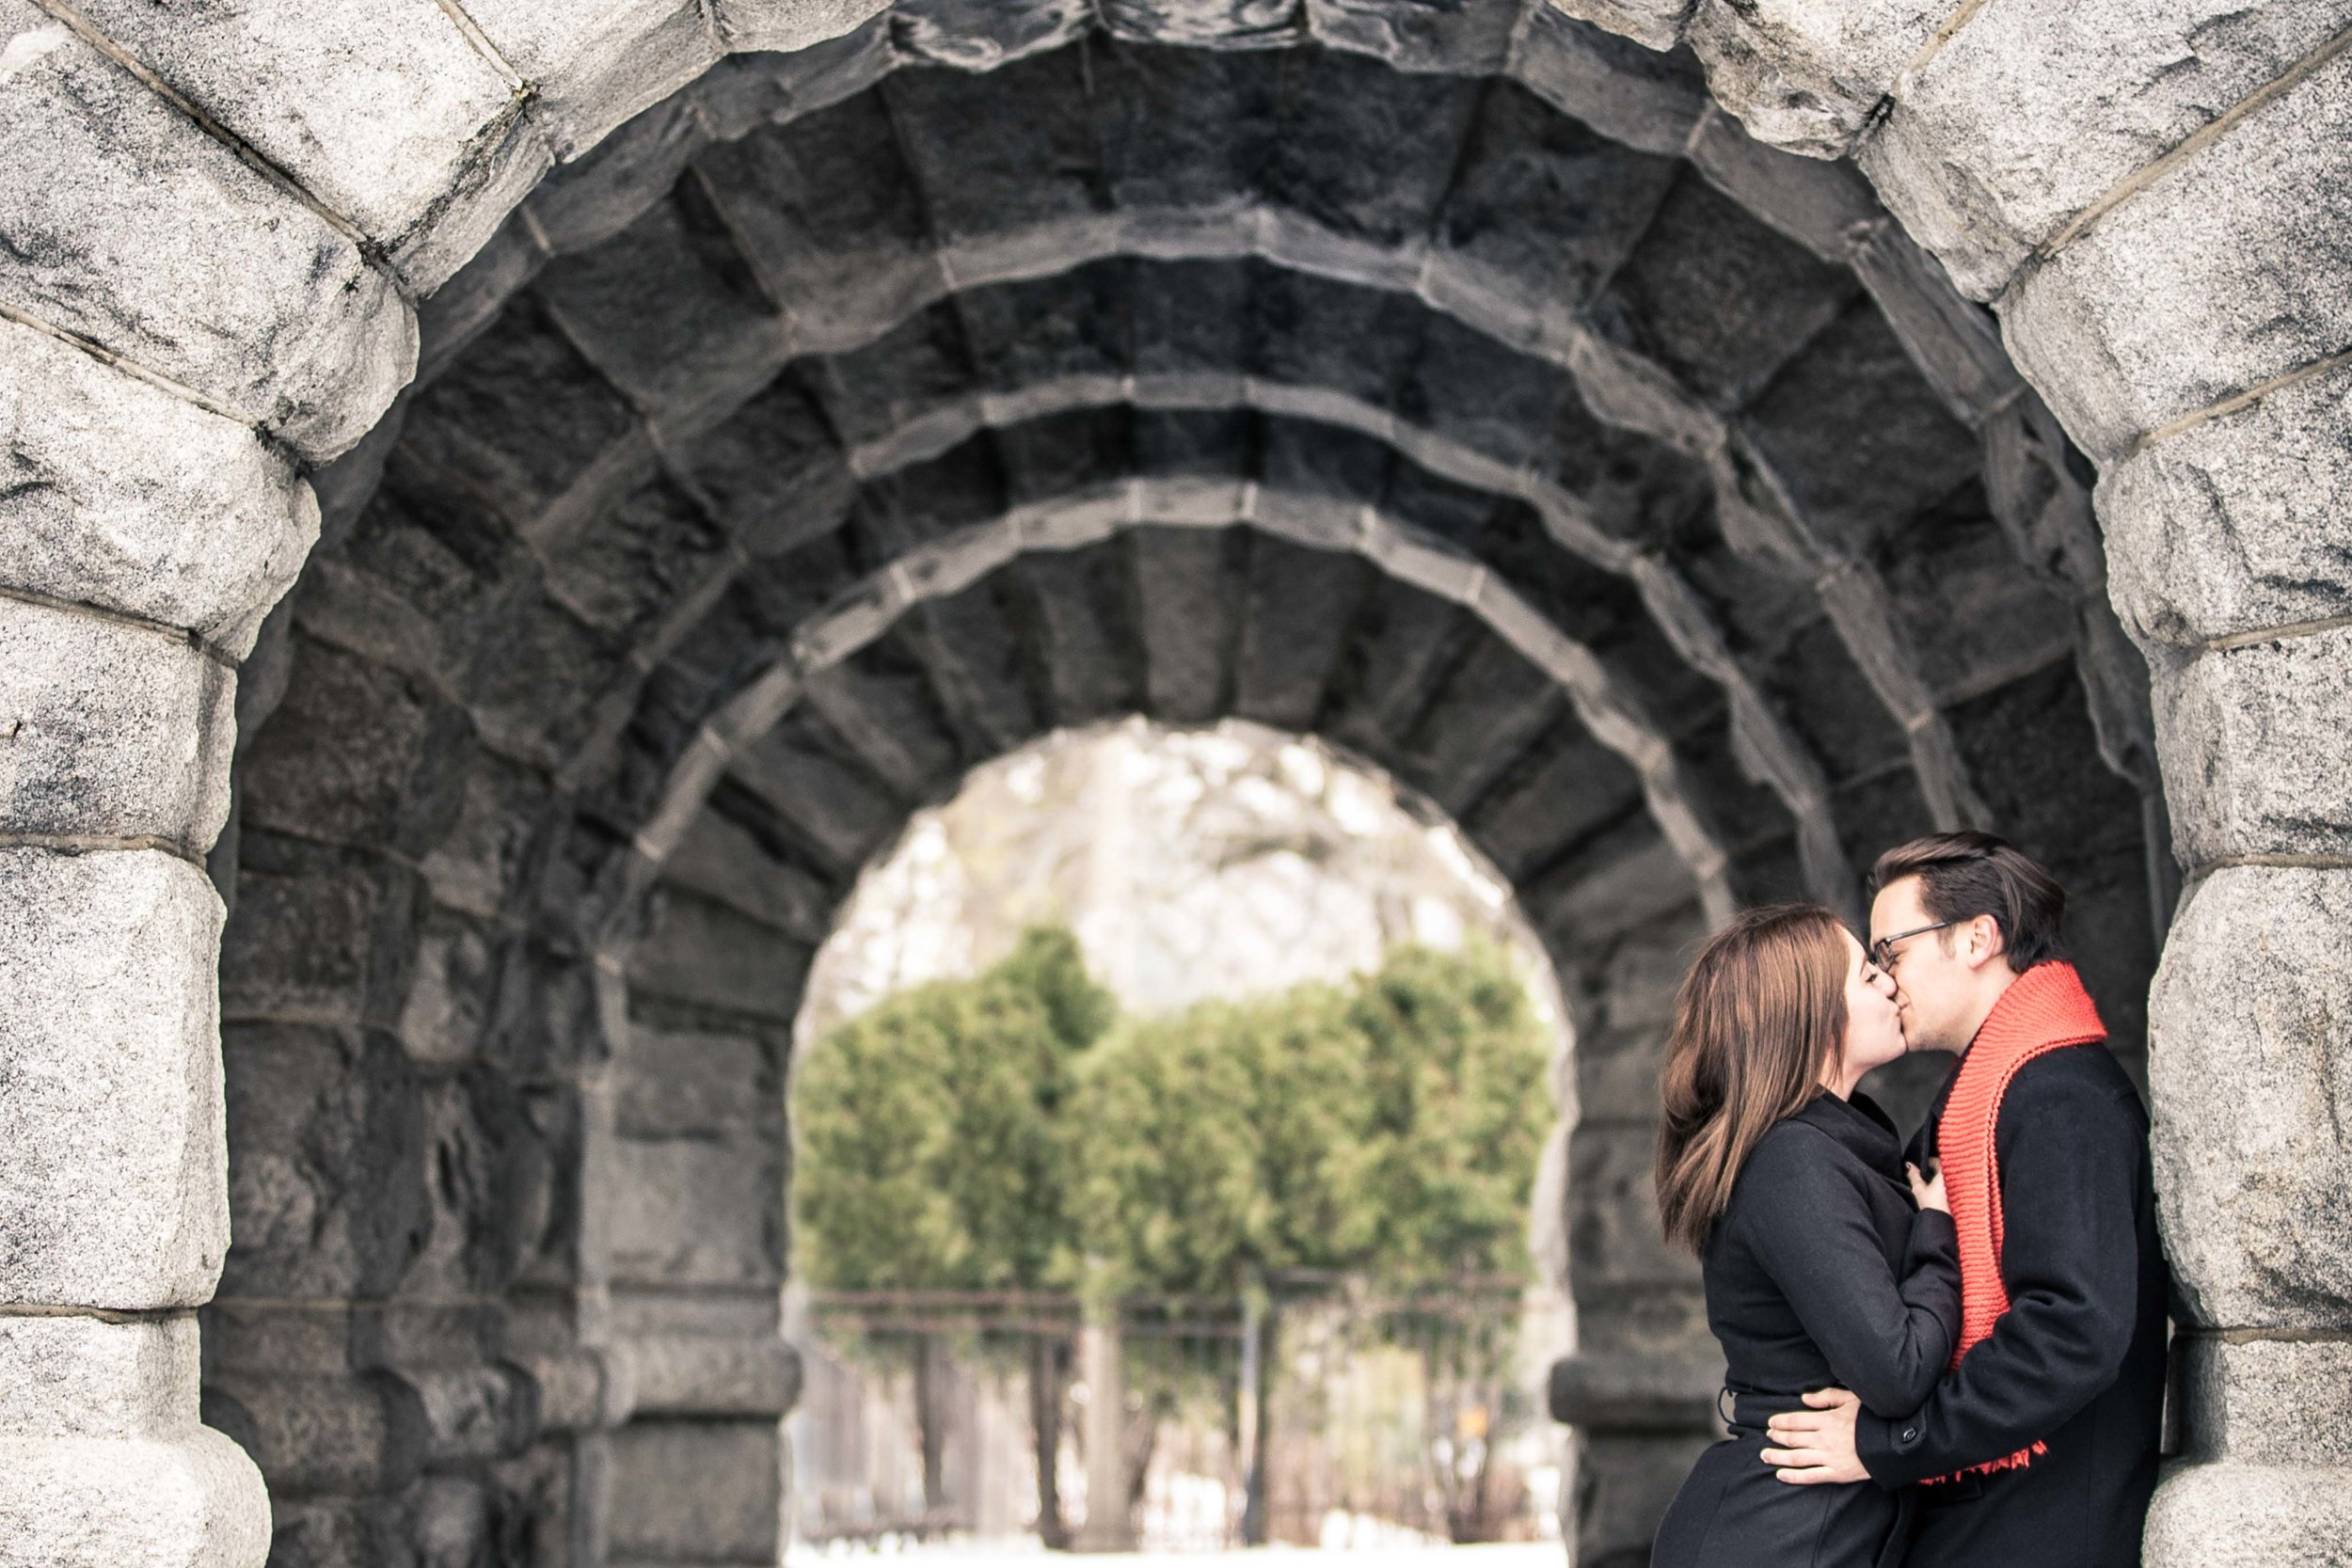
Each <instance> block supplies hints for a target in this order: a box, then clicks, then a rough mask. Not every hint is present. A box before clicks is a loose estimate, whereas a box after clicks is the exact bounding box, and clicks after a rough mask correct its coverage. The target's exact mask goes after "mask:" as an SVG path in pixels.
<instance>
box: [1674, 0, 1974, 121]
mask: <svg viewBox="0 0 2352 1568" xmlns="http://www.w3.org/2000/svg"><path fill="white" fill-rule="evenodd" d="M1946 14H1947V8H1946V7H1945V6H1943V5H1941V4H1931V3H1927V0H1745V3H1739V4H1735V3H1734V0H1698V4H1697V7H1696V8H1695V9H1694V10H1693V12H1692V17H1691V24H1690V41H1691V47H1692V50H1694V51H1695V52H1696V53H1697V55H1698V56H1699V58H1700V59H1702V60H1705V61H1706V62H1707V68H1708V69H1707V85H1708V87H1709V88H1710V89H1712V91H1713V92H1714V95H1715V98H1716V100H1717V102H1719V103H1722V104H1723V105H1724V107H1725V108H1727V109H1729V110H1730V111H1731V112H1732V113H1733V114H1736V115H1738V116H1739V117H1740V119H1741V120H1742V121H1744V122H1745V123H1746V125H1747V127H1748V129H1749V130H1750V131H1753V132H1754V133H1756V135H1757V136H1759V137H1761V138H1762V139H1763V140H1765V141H1768V142H1771V143H1772V144H1773V145H1774V146H1775V147H1785V148H1788V150H1791V151H1795V152H1804V153H1807V154H1810V155H1811V156H1813V157H1817V158H1836V157H1840V156H1843V155H1844V154H1845V153H1846V151H1847V150H1850V149H1851V147H1852V145H1853V141H1854V137H1855V135H1857V134H1858V133H1859V132H1860V131H1861V130H1862V128H1863V125H1864V124H1865V122H1866V121H1867V119H1868V117H1869V114H1870V111H1871V109H1872V108H1874V107H1875V106H1876V105H1877V103H1878V101H1879V100H1880V99H1881V98H1882V97H1883V96H1884V95H1885V94H1886V93H1887V92H1888V91H1889V90H1890V89H1891V88H1892V87H1894V86H1895V82H1896V79H1897V77H1898V76H1899V74H1900V73H1901V71H1902V70H1903V68H1904V66H1905V65H1907V64H1908V63H1909V62H1910V60H1911V57H1912V55H1914V54H1915V53H1916V52H1917V51H1918V49H1919V46H1920V45H1921V44H1923V43H1925V42H1927V40H1929V38H1930V37H1931V35H1932V34H1933V33H1934V32H1935V30H1936V28H1937V26H1938V25H1939V24H1941V23H1942V22H1943V21H1944V20H1945V16H1946Z"/></svg>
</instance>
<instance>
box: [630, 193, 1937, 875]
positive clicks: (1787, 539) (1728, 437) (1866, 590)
mask: <svg viewBox="0 0 2352 1568" xmlns="http://www.w3.org/2000/svg"><path fill="white" fill-rule="evenodd" d="M1120 254H1140V255H1147V256H1151V257H1153V258H1156V259H1163V260H1165V259H1169V258H1177V257H1182V258H1188V259H1195V260H1206V259H1232V258H1234V257H1238V256H1250V255H1254V256H1258V257H1261V258H1263V259H1264V260H1266V261H1270V262H1272V263H1274V264H1276V265H1279V266H1285V267H1292V268H1296V269H1298V270H1302V271H1306V272H1309V273H1311V274H1314V275H1317V276H1322V277H1331V278H1334V279H1336V280H1340V281H1344V282H1347V283H1351V284H1355V285H1358V286H1363V287H1369V288H1372V289H1375V290H1382V291H1389V292H1410V293H1415V294H1418V295H1419V296H1420V297H1421V298H1422V299H1423V300H1424V301H1425V302H1427V303H1429V304H1430V305H1432V306H1433V307H1434V308H1436V309H1438V310H1440V311H1441V312H1444V313H1445V314H1447V315H1449V316H1452V317H1454V318H1455V319H1459V320H1462V321H1463V322H1464V324H1465V325H1469V326H1470V327H1471V328H1472V329H1473V330H1476V331H1479V332H1481V333H1483V334H1486V335H1487V336H1490V337H1493V338H1496V339H1498V340H1500V341H1511V342H1518V343H1526V342H1527V341H1528V339H1529V336H1530V330H1529V324H1530V323H1531V321H1549V323H1550V324H1551V326H1550V329H1549V337H1548V338H1547V337H1546V336H1545V335H1544V334H1542V333H1538V334H1537V341H1535V342H1534V344H1532V345H1531V347H1532V349H1533V351H1534V354H1535V355H1536V356H1537V357H1539V358H1542V359H1545V360H1547V361H1549V362H1552V363H1556V364H1562V365H1565V367H1566V368H1567V369H1568V370H1569V371H1570V372H1571V373H1572V374H1574V375H1575V377H1576V379H1577V383H1578V386H1579V388H1580V390H1581V392H1582V393H1583V395H1584V397H1585V400H1586V402H1587V403H1588V404H1590V405H1591V406H1592V407H1593V408H1594V410H1595V412H1596V413H1597V414H1598V415H1599V416H1600V417H1601V418H1602V419H1603V420H1608V421H1609V422H1612V423H1615V424H1618V425H1620V426H1621V427H1624V428H1628V429H1631V430H1634V431H1636V432H1637V433H1639V434H1643V435H1647V436H1653V437H1655V438H1658V439H1661V440H1664V441H1666V442H1667V443H1668V444H1670V445H1674V446H1677V448H1679V449H1681V450H1685V451H1701V452H1706V453H1709V454H1711V455H1712V456H1713V457H1715V458H1717V459H1721V458H1723V457H1724V454H1725V453H1726V452H1727V451H1729V450H1730V443H1732V442H1733V441H1734V439H1735V436H1734V432H1733V430H1732V427H1731V426H1730V425H1729V424H1728V423H1727V422H1726V420H1724V417H1723V416H1722V415H1721V414H1719V413H1717V412H1715V411H1714V410H1712V409H1710V408H1708V407H1707V406H1706V404H1704V403H1702V402H1701V401H1699V400H1698V399H1697V398H1695V397H1694V396H1692V394H1691V393H1690V392H1688V391H1687V390H1685V389H1684V388H1682V387H1681V386H1680V385H1679V383H1678V382H1677V380H1676V378H1675V377H1674V376H1673V375H1672V374H1671V373H1669V372H1665V371H1663V370H1662V369H1661V368H1660V367H1658V366H1656V365H1655V364H1653V363H1651V362H1649V361H1648V360H1646V359H1645V358H1643V357H1642V356H1638V355H1635V354H1633V353H1631V352H1629V350H1627V349H1625V348H1623V347H1620V346H1618V345H1616V344H1613V343H1610V342H1607V341H1603V340H1602V339H1600V338H1599V337H1598V336H1597V335H1595V334H1593V333H1592V332H1591V331H1590V330H1589V329H1586V328H1584V327H1582V326H1581V325H1573V324H1568V325H1563V324H1561V322H1560V318H1559V317H1558V316H1557V313H1556V312H1549V311H1548V310H1547V309H1546V308H1544V307H1542V306H1540V305H1539V304H1537V303H1535V302H1534V300H1532V299H1531V300H1526V301H1521V300H1515V299H1512V298H1508V297H1505V296H1503V295H1502V294H1500V293H1498V292H1497V290H1496V288H1495V287H1494V285H1493V281H1492V280H1491V279H1490V278H1489V277H1486V276H1485V275H1483V273H1481V272H1478V271H1470V270H1467V269H1465V268H1463V267H1461V266H1458V265H1456V263H1455V259H1454V257H1453V256H1452V255H1451V254H1447V253H1438V252H1431V251H1428V250H1425V249H1423V248H1422V247H1421V245H1419V243H1418V242H1409V243H1407V244H1406V245H1404V246H1403V247H1401V248H1397V247H1383V246H1380V245H1371V244H1367V243H1366V242H1364V241H1361V240H1359V239H1356V238H1353V237H1350V236H1346V235H1343V234H1340V233H1338V232H1336V231H1334V230H1329V229H1327V228H1325V227H1324V226H1322V225H1320V224H1319V223H1317V222H1315V221H1314V220H1313V219H1311V218H1309V217H1308V216H1306V215H1305V214H1299V213H1295V212H1292V211H1289V210H1286V209H1280V208H1271V207H1262V208H1255V209H1249V210H1245V211H1242V212H1238V213H1236V212H1232V211H1211V212H1202V213H1191V212H1186V213H1181V214H1179V213H1160V214H1129V215H1127V216H1125V217H1123V218H1115V219H1104V218H1102V217H1098V216H1095V215H1092V214H1084V215H1080V216H1078V217H1075V218H1073V219H1070V220H1067V221H1059V220H1057V221H1056V222H1051V223H1047V224H1045V225H1043V226H1041V227H1037V228H1033V229H1029V230H1022V231H1019V232H1017V233H1006V234H999V235H997V236H995V237H993V238H992V239H990V240H988V241H985V242H982V243H981V245H980V247H979V249H978V250H977V252H975V251H973V250H970V249H968V248H966V247H962V246H950V247H949V248H948V249H947V250H946V251H943V252H942V253H941V261H942V269H941V270H942V272H943V273H944V274H945V275H946V277H952V278H954V279H955V284H956V288H957V289H958V290H959V291H961V290H966V289H970V288H974V287H977V286H979V285H980V284H981V283H982V282H984V281H987V280H989V279H990V278H991V277H993V276H994V274H995V273H997V272H1002V273H1005V274H1006V275H1007V276H1008V277H1039V276H1062V275H1066V274H1067V273H1068V272H1070V271H1072V270H1073V269H1074V268H1076V267H1077V266H1080V265H1083V264H1085V263H1086V262H1089V261H1098V260H1101V259H1102V258H1104V257H1105V256H1111V255H1120ZM967 275H969V276H967ZM997 280H999V281H1001V280H1002V279H997ZM939 288H940V290H941V291H942V292H945V291H946V281H945V278H944V277H943V278H942V280H941V282H940V284H939ZM924 293H926V294H927V295H928V294H929V293H930V290H929V289H926V290H925V291H924ZM911 303H912V302H910V301H909V300H907V299H906V298H904V297H903V296H902V295H900V294H898V293H897V292H896V291H893V292H892V293H891V295H890V297H889V298H888V300H887V304H886V307H885V309H887V310H888V312H889V313H888V316H887V319H886V320H884V321H873V320H866V321H858V320H856V319H855V318H854V317H852V316H849V315H846V314H841V313H834V312H827V313H826V319H827V320H829V322H830V323H831V324H832V325H831V326H830V328H829V330H828V331H827V333H826V338H827V341H826V343H825V344H824V346H825V347H826V348H827V349H829V350H833V351H835V352H838V351H839V350H840V349H843V348H848V347H851V346H857V345H862V344H864V343H866V342H870V341H874V340H876V339H877V338H879V337H881V336H882V334H883V333H884V332H885V331H887V330H888V329H889V328H890V327H892V326H895V325H898V323H899V322H901V321H903V320H904V319H905V312H906V310H907V309H908V307H909V305H910V304H911ZM712 343H713V346H712V350H711V353H712V355H713V356H717V357H718V358H719V359H725V358H726V356H730V355H735V354H738V353H739V351H740V341H739V334H738V335H735V336H728V335H725V334H718V335H714V336H713V337H712ZM717 378H718V379H721V380H723V381H725V382H726V383H727V384H728V385H731V386H735V387H741V386H742V385H743V384H744V383H745V382H746V381H748V380H749V379H751V372H750V371H749V370H748V368H747V367H746V366H745V365H743V364H741V363H737V362H732V361H730V362H729V363H728V365H727V368H726V369H725V370H724V371H723V372H719V374H718V377H717ZM711 379H712V378H709V377H706V378H704V379H703V381H702V382H701V383H699V384H698V385H697V386H696V387H695V388H692V389H691V390H680V391H677V392H676V393H675V395H676V396H677V397H679V398H681V399H683V400H685V401H688V402H698V403H699V404H700V412H699V414H698V415H697V420H698V422H706V423H707V422H708V421H710V420H715V419H716V418H717V417H718V413H719V411H720V410H721V409H723V405H724V398H723V396H720V397H718V399H717V401H716V402H715V403H714V402H712V401H711V399H712V397H713V394H712V393H711V392H710V390H709V383H710V380H711ZM657 417H659V416H657ZM1764 467H1765V465H1764V464H1763V463H1762V462H1761V461H1760V460H1759V459H1756V458H1755V457H1753V456H1750V457H1748V458H1747V459H1746V460H1745V461H1744V462H1740V463H1731V464H1723V465H1719V471H1718V501H1719V506H1720V508H1721V510H1722V511H1723V513H1724V517H1725V520H1726V524H1727V530H1728V529H1729V525H1732V524H1736V523H1737V522H1738V521H1739V520H1740V519H1741V518H1749V519H1753V520H1754V526H1751V527H1749V528H1747V529H1745V530H1743V531H1734V542H1735V544H1736V545H1738V546H1740V547H1741V548H1742V549H1743V550H1745V551H1747V552H1748V553H1750V554H1751V555H1754V556H1756V557H1757V558H1758V559H1761V560H1766V561H1770V562H1774V563H1775V566H1776V569H1778V570H1781V571H1783V572H1791V573H1797V574H1802V575H1812V574H1815V573H1819V572H1822V571H1824V570H1828V569H1831V568H1836V569H1837V570H1838V571H1839V572H1840V574H1841V577H1842V578H1843V579H1845V580H1848V581H1849V582H1851V583H1852V584H1855V585H1858V586H1857V587H1856V588H1855V590H1854V592H1855V593H1859V594H1862V595H1863V598H1864V599H1865V600H1866V601H1867V603H1868V604H1880V603H1882V602H1883V601H1884V600H1885V599H1886V594H1885V592H1884V590H1883V585H1881V586H1878V587H1876V588H1872V587H1871V586H1870V583H1871V582H1874V581H1875V576H1876V574H1875V572H1874V571H1873V570H1872V569H1871V568H1869V567H1867V566H1866V565H1864V564H1862V563H1861V562H1859V561H1857V560H1853V559H1851V557H1850V556H1849V554H1848V552H1846V551H1845V550H1843V549H1842V548H1838V547H1836V546H1832V545H1829V544H1827V543H1825V542H1823V540H1822V539H1821V538H1820V536H1819V531H1817V530H1809V529H1806V528H1804V527H1801V526H1800V525H1799V524H1798V523H1797V521H1796V519H1797V518H1798V517H1800V516H1802V515H1803V514H1802V513H1801V512H1799V511H1798V510H1797V508H1796V507H1795V506H1794V504H1793V503H1791V502H1788V501H1787V500H1783V501H1782V502H1781V503H1780V504H1776V505H1775V504H1772V503H1771V502H1770V501H1767V502H1766V503H1765V504H1764V505H1762V506H1759V505H1758V504H1757V502H1756V500H1755V499H1752V498H1751V494H1750V488H1749V485H1748V476H1749V475H1751V474H1753V473H1755V472H1757V471H1759V470H1761V469H1763V468H1764ZM1743 470H1744V471H1743ZM1916 481H1917V476H1916V475H1914V476H1912V483H1916ZM1865 579H1869V580H1868V581H1866V580H1865ZM1853 596H1854V595H1853V594H1851V593H1850V594H1848V597H1849V598H1851V597H1853ZM1838 624H1839V626H1840V628H1841V630H1843V631H1845V632H1846V633H1848V634H1849V635H1851V636H1855V637H1861V638H1864V639H1865V641H1864V642H1863V643H1862V644H1861V645H1859V646H1857V647H1856V649H1855V653H1856V657H1857V659H1858V661H1859V662H1861V663H1862V664H1863V666H1864V667H1865V668H1866V669H1867V670H1870V671H1872V672H1873V673H1874V675H1877V676H1879V677H1881V679H1880V680H1879V682H1878V689H1879V690H1880V692H1881V694H1882V696H1886V697H1889V698H1890V699H1891V700H1894V701H1899V702H1901V703H1902V704H1903V706H1901V707H1900V708H1899V709H1897V711H1899V713H1901V714H1903V715H1904V716H1905V717H1906V718H1907V719H1910V720H1913V721H1915V722H1917V723H1918V724H1920V725H1921V726H1923V729H1922V732H1921V733H1923V734H1925V736H1926V739H1925V740H1924V741H1923V742H1922V749H1921V751H1920V752H1919V755H1920V758H1921V760H1922V762H1923V763H1924V764H1925V765H1927V766H1929V767H1931V768H1934V769H1936V770H1937V775H1938V777H1939V778H1940V779H1942V780H1944V781H1945V782H1944V783H1942V784H1939V785H1938V788H1937V791H1936V794H1935V796H1934V799H1936V800H1938V801H1940V802H1944V803H1945V807H1946V809H1945V810H1943V811H1942V812H1941V814H1940V816H1939V820H1945V821H1949V822H1953V823H1958V822H1960V821H1964V820H1972V819H1975V816H1976V815H1978V814H1977V813H1976V811H1975V808H1974V807H1973V806H1972V805H1971V804H1970V802H1971V800H1972V799H1973V793H1972V790H1971V788H1970V786H1969V785H1968V784H1966V781H1965V779H1964V778H1963V777H1961V776H1959V775H1958V774H1957V773H1956V772H1955V768H1956V767H1957V762H1956V757H1957V753H1956V752H1955V751H1953V750H1952V749H1951V748H1950V747H1948V746H1939V745H1938V744H1937V743H1936V736H1935V735H1934V734H1933V733H1932V732H1933V729H1934V725H1935V723H1936V722H1937V721H1936V720H1935V719H1934V718H1933V716H1932V714H1931V713H1928V712H1927V709H1928V708H1930V707H1931V703H1928V702H1926V701H1925V700H1924V698H1921V697H1920V693H1922V692H1924V690H1925V686H1924V683H1923V682H1922V681H1921V680H1920V678H1919V676H1918V675H1917V673H1916V670H1915V666H1914V664H1913V663H1912V661H1911V656H1910V655H1909V654H1908V652H1907V644H1906V643H1905V642H1904V641H1903V640H1902V639H1900V638H1899V637H1897V636H1896V635H1895V633H1894V629H1893V628H1894V626H1895V621H1894V619H1893V616H1892V613H1891V610H1884V609H1882V610H1877V611H1874V612H1872V613H1871V614H1869V615H1863V616H1860V617H1859V618H1857V617H1856V616H1851V615H1850V616H1847V617H1845V618H1843V619H1841V620H1840V621H1839V623H1838ZM1882 633H1883V635H1882ZM1915 699H1918V700H1915ZM1819 842H1820V843H1822V844H1823V845H1825V844H1826V843H1827V840H1826V839H1825V838H1822V839H1820V840H1819Z"/></svg>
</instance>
